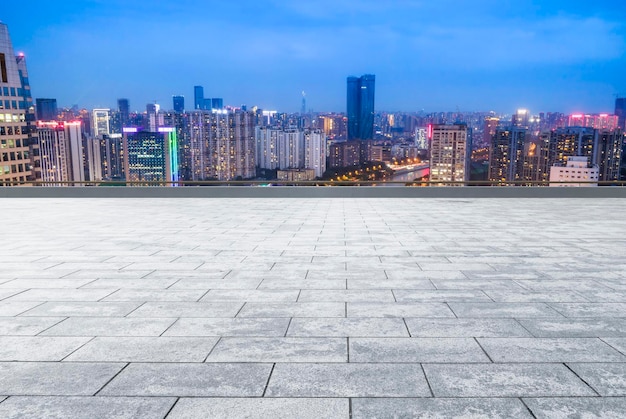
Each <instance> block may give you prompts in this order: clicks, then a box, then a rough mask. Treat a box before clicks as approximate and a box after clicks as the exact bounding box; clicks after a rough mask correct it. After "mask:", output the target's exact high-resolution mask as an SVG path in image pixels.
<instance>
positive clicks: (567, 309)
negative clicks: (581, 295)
mask: <svg viewBox="0 0 626 419" xmlns="http://www.w3.org/2000/svg"><path fill="white" fill-rule="evenodd" d="M550 306H551V307H553V308H554V309H555V310H556V311H558V312H559V313H561V314H563V315H564V316H565V317H623V316H624V315H625V314H624V313H626V303H551V304H550Z"/></svg>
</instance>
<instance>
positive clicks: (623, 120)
mask: <svg viewBox="0 0 626 419" xmlns="http://www.w3.org/2000/svg"><path fill="white" fill-rule="evenodd" d="M615 115H617V118H618V124H619V128H620V129H621V130H623V131H624V132H626V98H623V97H621V98H620V97H618V98H617V99H615Z"/></svg>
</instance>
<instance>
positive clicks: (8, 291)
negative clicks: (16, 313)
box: [0, 281, 24, 301]
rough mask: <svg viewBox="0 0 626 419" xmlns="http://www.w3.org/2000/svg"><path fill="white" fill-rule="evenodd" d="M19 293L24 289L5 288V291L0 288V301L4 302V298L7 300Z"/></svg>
mask: <svg viewBox="0 0 626 419" xmlns="http://www.w3.org/2000/svg"><path fill="white" fill-rule="evenodd" d="M0 282H2V281H0ZM20 292H24V289H23V288H6V289H2V288H0V300H4V299H5V298H9V297H11V296H13V295H16V294H19V293H20ZM14 301H15V300H14Z"/></svg>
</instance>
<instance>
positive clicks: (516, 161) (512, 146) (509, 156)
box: [489, 127, 527, 182]
mask: <svg viewBox="0 0 626 419" xmlns="http://www.w3.org/2000/svg"><path fill="white" fill-rule="evenodd" d="M526 134H527V130H526V129H523V128H516V127H511V128H505V129H497V130H496V132H495V134H494V136H493V138H492V140H491V147H490V149H489V150H490V152H489V180H490V181H492V182H515V181H519V180H521V179H522V178H523V175H524V143H525V140H526Z"/></svg>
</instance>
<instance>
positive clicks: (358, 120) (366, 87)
mask: <svg viewBox="0 0 626 419" xmlns="http://www.w3.org/2000/svg"><path fill="white" fill-rule="evenodd" d="M375 84H376V76H375V75H373V74H366V75H363V76H361V77H348V95H347V104H348V140H371V139H373V138H374V96H375Z"/></svg>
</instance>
